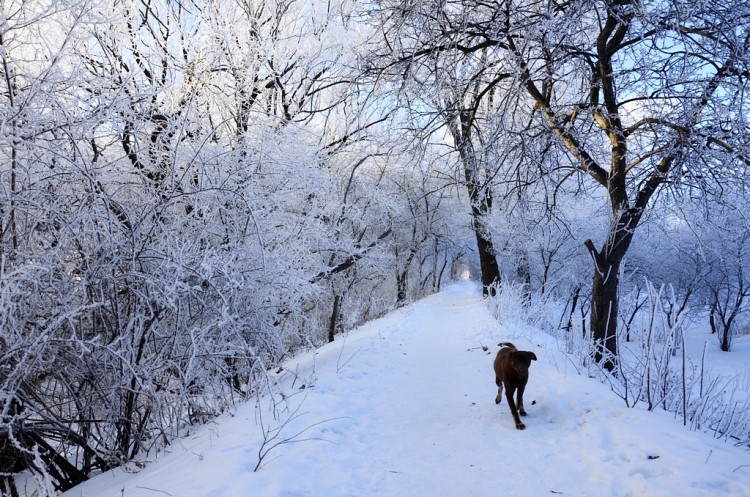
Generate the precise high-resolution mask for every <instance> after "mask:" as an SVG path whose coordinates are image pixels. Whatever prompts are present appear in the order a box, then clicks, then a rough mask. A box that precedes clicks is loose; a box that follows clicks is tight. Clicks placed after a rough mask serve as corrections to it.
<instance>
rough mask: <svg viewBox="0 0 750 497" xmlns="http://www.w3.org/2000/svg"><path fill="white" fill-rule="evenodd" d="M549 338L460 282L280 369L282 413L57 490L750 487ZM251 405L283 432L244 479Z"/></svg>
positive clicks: (201, 432)
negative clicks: (512, 381) (517, 390)
mask: <svg viewBox="0 0 750 497" xmlns="http://www.w3.org/2000/svg"><path fill="white" fill-rule="evenodd" d="M505 340H513V341H514V342H515V343H516V345H517V346H518V348H520V349H526V350H532V351H534V352H535V353H536V355H537V356H538V358H539V361H537V362H535V363H533V364H532V367H531V373H530V380H529V385H528V387H527V390H526V396H525V406H526V410H527V411H528V413H529V415H528V417H527V418H526V419H525V420H524V421H525V423H526V426H527V428H526V430H523V431H519V430H516V429H515V427H514V424H513V420H512V417H511V415H510V412H509V411H508V407H507V405H506V404H505V401H503V403H502V404H501V405H500V406H497V405H495V403H494V398H495V394H496V387H495V384H494V374H493V372H492V360H493V358H494V354H495V352H496V351H497V349H498V347H497V343H498V342H500V341H505ZM546 342H548V341H547V340H545V339H544V338H543V337H534V336H531V337H530V338H525V337H524V336H521V335H520V334H518V333H515V332H514V330H509V329H502V328H501V327H500V326H499V325H498V324H497V322H496V321H495V320H494V319H493V318H492V317H491V316H490V314H489V312H488V311H487V308H486V306H485V304H484V303H483V302H482V300H481V293H480V291H479V289H478V287H477V286H476V285H474V284H473V283H468V282H466V283H458V284H455V285H453V286H451V287H450V288H449V289H447V290H446V291H444V292H442V293H440V294H437V295H434V296H432V297H429V298H427V299H425V300H423V301H420V302H418V303H416V304H415V305H412V306H409V307H407V308H404V309H401V310H398V311H395V312H393V313H390V314H389V315H387V316H385V317H384V318H382V319H379V320H377V321H373V322H371V323H368V324H367V325H365V326H363V327H361V328H360V329H358V330H356V331H353V332H351V333H350V334H349V335H348V336H347V337H346V340H345V341H344V340H343V338H342V339H340V340H337V342H335V343H333V344H329V345H327V346H325V347H323V348H321V349H319V350H317V351H315V352H310V353H307V354H303V355H301V356H299V357H297V358H295V359H293V360H290V361H289V362H288V363H286V365H285V371H284V372H282V373H279V374H278V375H276V377H277V378H278V379H279V385H280V388H281V389H282V391H283V392H284V395H285V397H286V400H285V401H283V402H281V404H280V405H279V406H278V411H279V416H278V420H274V419H273V416H272V413H271V412H270V410H269V408H268V405H267V404H263V405H261V406H260V407H258V405H257V404H256V403H252V402H251V403H248V404H245V405H241V406H239V407H238V408H237V409H236V411H235V413H234V414H233V415H232V416H225V417H222V418H220V419H218V420H216V422H214V423H212V424H209V425H207V426H203V427H199V428H197V429H195V430H194V432H193V433H191V434H190V435H189V436H188V437H186V438H185V439H183V440H181V441H180V442H179V443H175V444H173V445H172V446H171V447H169V448H168V450H167V452H166V453H162V454H160V455H159V457H158V459H157V461H156V462H153V463H150V464H148V465H147V466H146V467H145V468H144V469H141V470H131V471H123V470H122V469H116V470H113V471H110V472H108V473H106V474H103V475H100V476H98V477H96V478H94V479H92V480H90V481H88V482H86V483H84V484H82V485H80V486H79V487H77V488H75V489H73V490H71V491H69V492H67V493H66V494H64V496H65V497H110V496H111V497H115V496H117V497H159V496H175V497H178V496H179V497H244V496H259V497H271V496H283V497H294V496H300V497H302V496H305V497H318V496H319V497H349V496H356V497H363V496H379V497H380V496H383V497H402V496H403V497H407V496H408V497H415V496H430V497H438V496H444V497H452V496H473V497H485V496H486V497H490V496H493V497H494V496H498V495H499V496H508V497H512V496H519V495H523V496H530V497H535V496H553V495H563V496H574V497H586V496H597V497H600V496H622V497H624V496H636V495H645V496H649V497H658V496H677V495H679V496H681V497H688V496H724V495H726V496H750V452H748V451H747V450H743V449H742V448H737V447H733V446H732V445H731V444H728V443H726V442H723V441H719V440H716V439H714V438H712V437H711V436H710V435H708V434H705V433H696V432H691V431H689V430H688V429H686V428H684V427H683V426H682V425H681V423H680V422H679V420H675V419H674V416H673V415H671V414H668V413H664V412H652V413H648V412H645V411H644V410H643V409H641V408H635V409H628V408H626V407H625V406H624V403H623V402H622V400H621V399H619V398H618V397H617V396H615V395H613V394H612V393H611V392H610V390H609V388H608V387H607V386H606V385H602V384H601V383H599V382H598V381H596V380H592V379H589V378H586V377H584V376H579V375H578V374H577V372H576V370H575V368H574V367H573V366H572V363H571V362H570V361H568V360H567V359H566V358H565V356H564V355H562V354H561V353H560V352H558V351H557V350H556V349H555V347H542V346H540V344H544V343H546ZM482 345H485V346H487V347H489V350H488V351H484V350H483V349H482V347H481V346H482ZM302 385H304V387H305V388H301V387H302ZM277 398H278V399H280V395H277ZM532 402H533V404H534V405H532ZM282 411H283V412H282ZM259 414H260V415H261V416H260V417H261V418H262V420H263V426H266V427H267V428H271V429H277V428H281V431H280V434H279V435H278V436H277V437H276V438H272V437H273V434H271V436H270V437H269V438H270V440H269V441H268V444H266V446H265V448H268V447H269V446H272V445H274V444H275V443H277V442H280V441H282V440H284V439H288V440H289V441H288V442H287V443H281V444H280V445H278V446H276V447H275V448H273V449H272V450H271V451H270V452H268V454H267V455H266V457H265V458H264V459H263V461H262V468H261V469H260V470H259V471H258V472H253V469H254V468H255V466H256V465H257V464H258V452H259V449H260V448H261V444H262V440H263V437H262V435H261V433H262V429H261V427H260V425H259V423H258V420H259ZM295 435H298V436H296V437H295Z"/></svg>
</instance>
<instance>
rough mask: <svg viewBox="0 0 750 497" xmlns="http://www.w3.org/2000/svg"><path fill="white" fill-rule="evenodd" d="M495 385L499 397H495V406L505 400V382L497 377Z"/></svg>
mask: <svg viewBox="0 0 750 497" xmlns="http://www.w3.org/2000/svg"><path fill="white" fill-rule="evenodd" d="M495 385H497V397H495V404H499V403H500V402H502V400H503V382H502V381H501V380H500V378H498V377H497V376H495Z"/></svg>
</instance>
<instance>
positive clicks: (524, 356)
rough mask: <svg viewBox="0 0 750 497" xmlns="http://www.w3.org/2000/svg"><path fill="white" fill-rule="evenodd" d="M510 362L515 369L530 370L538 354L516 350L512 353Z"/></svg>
mask: <svg viewBox="0 0 750 497" xmlns="http://www.w3.org/2000/svg"><path fill="white" fill-rule="evenodd" d="M510 360H511V362H512V363H513V366H514V367H515V368H522V369H529V366H531V361H536V354H535V353H533V352H528V351H526V350H514V351H513V352H511V353H510Z"/></svg>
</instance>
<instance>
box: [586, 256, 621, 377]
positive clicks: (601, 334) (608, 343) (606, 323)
mask: <svg viewBox="0 0 750 497" xmlns="http://www.w3.org/2000/svg"><path fill="white" fill-rule="evenodd" d="M620 262H621V261H620V260H607V259H605V258H604V257H598V258H597V260H596V267H595V268H594V280H593V284H592V287H591V335H592V337H593V339H594V345H595V347H596V349H595V352H594V360H595V361H596V362H598V363H600V364H601V365H602V366H604V368H605V369H606V370H607V371H610V372H612V371H614V369H615V367H616V366H617V310H618V298H617V291H618V287H619V277H618V275H619V272H620Z"/></svg>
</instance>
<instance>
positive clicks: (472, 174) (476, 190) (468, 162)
mask: <svg viewBox="0 0 750 497" xmlns="http://www.w3.org/2000/svg"><path fill="white" fill-rule="evenodd" d="M457 117H458V124H459V126H456V122H455V120H451V119H448V125H449V129H450V131H451V134H452V135H453V139H454V141H455V142H456V147H457V149H458V153H459V156H460V157H461V162H462V165H463V169H464V179H465V180H466V189H467V191H468V193H469V202H470V203H471V220H472V227H473V228H474V234H475V236H476V239H477V250H478V252H479V267H480V269H481V271H482V288H483V290H482V293H483V294H484V296H485V297H487V296H494V294H495V287H494V285H495V284H496V283H498V282H499V281H500V267H499V265H498V263H497V258H496V257H495V247H494V246H493V244H492V238H491V237H490V230H489V228H488V226H487V223H486V219H487V214H489V213H490V210H491V209H492V191H491V190H490V185H489V184H488V183H487V182H485V181H483V180H482V175H481V174H480V171H479V164H477V157H476V153H475V151H474V146H473V144H472V142H471V128H472V125H473V120H474V113H473V111H470V110H464V111H461V112H458V116H457Z"/></svg>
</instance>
